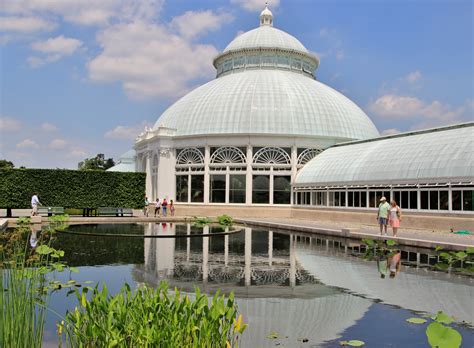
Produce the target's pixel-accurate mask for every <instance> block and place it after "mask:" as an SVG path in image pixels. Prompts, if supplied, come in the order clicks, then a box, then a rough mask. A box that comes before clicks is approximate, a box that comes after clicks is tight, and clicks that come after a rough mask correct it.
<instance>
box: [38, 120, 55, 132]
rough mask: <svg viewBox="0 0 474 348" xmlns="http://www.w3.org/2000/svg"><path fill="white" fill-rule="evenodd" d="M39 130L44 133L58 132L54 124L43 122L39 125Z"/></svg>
mask: <svg viewBox="0 0 474 348" xmlns="http://www.w3.org/2000/svg"><path fill="white" fill-rule="evenodd" d="M41 129H42V130H43V131H45V132H55V131H57V130H58V127H56V126H55V125H54V124H51V123H48V122H45V123H43V124H41Z"/></svg>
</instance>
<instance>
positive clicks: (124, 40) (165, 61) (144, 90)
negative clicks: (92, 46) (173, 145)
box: [87, 21, 218, 98]
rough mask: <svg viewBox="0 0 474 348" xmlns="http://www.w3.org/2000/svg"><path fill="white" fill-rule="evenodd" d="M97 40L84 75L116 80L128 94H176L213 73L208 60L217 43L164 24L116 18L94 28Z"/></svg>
mask: <svg viewBox="0 0 474 348" xmlns="http://www.w3.org/2000/svg"><path fill="white" fill-rule="evenodd" d="M206 29H207V30H209V27H206ZM97 40H98V42H99V44H100V46H101V47H102V52H100V54H99V55H98V56H96V57H95V58H93V59H92V60H91V61H90V62H89V63H88V65H87V69H88V73H89V78H90V79H91V80H92V81H98V82H115V81H119V82H121V84H122V86H123V89H124V90H125V92H126V93H127V95H129V96H130V97H132V98H147V97H177V96H180V95H183V94H185V93H186V92H187V91H188V90H189V88H190V86H189V85H188V84H189V82H190V81H193V80H195V79H198V78H211V77H212V76H213V75H214V69H213V67H212V64H211V61H212V58H214V56H216V55H217V53H218V51H217V49H216V48H215V47H214V46H212V45H203V44H194V43H192V42H190V41H189V40H188V39H187V38H185V37H183V36H181V35H178V34H175V33H173V32H171V31H170V29H169V28H168V27H166V26H162V25H158V24H153V23H147V22H143V21H135V22H131V23H123V24H117V25H114V26H111V27H109V28H107V29H105V30H103V31H102V32H100V34H99V35H98V37H97Z"/></svg>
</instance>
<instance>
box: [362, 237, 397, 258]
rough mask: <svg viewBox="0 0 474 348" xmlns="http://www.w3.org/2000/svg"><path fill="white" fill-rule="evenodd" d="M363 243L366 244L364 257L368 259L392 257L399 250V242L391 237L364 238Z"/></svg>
mask: <svg viewBox="0 0 474 348" xmlns="http://www.w3.org/2000/svg"><path fill="white" fill-rule="evenodd" d="M362 243H364V244H365V255H364V259H366V260H374V259H377V258H379V257H380V256H384V257H390V256H392V255H393V254H395V253H396V252H397V251H398V249H397V243H396V242H395V241H394V240H391V239H387V240H373V239H362Z"/></svg>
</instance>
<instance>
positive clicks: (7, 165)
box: [0, 159, 15, 169]
mask: <svg viewBox="0 0 474 348" xmlns="http://www.w3.org/2000/svg"><path fill="white" fill-rule="evenodd" d="M0 168H1V169H11V168H15V165H14V164H13V162H11V161H7V160H5V159H2V160H0Z"/></svg>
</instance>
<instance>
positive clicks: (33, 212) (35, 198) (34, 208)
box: [31, 192, 41, 216]
mask: <svg viewBox="0 0 474 348" xmlns="http://www.w3.org/2000/svg"><path fill="white" fill-rule="evenodd" d="M38 205H41V202H40V201H39V199H38V193H37V192H34V193H33V196H32V197H31V216H36V215H38Z"/></svg>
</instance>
